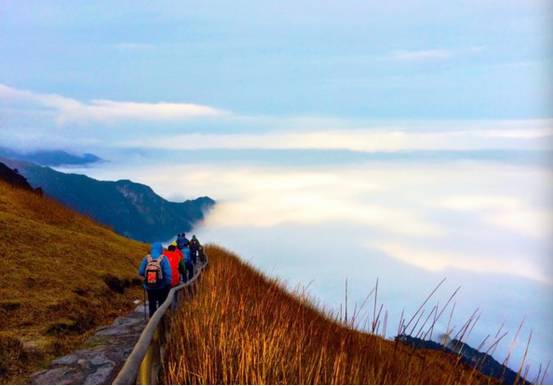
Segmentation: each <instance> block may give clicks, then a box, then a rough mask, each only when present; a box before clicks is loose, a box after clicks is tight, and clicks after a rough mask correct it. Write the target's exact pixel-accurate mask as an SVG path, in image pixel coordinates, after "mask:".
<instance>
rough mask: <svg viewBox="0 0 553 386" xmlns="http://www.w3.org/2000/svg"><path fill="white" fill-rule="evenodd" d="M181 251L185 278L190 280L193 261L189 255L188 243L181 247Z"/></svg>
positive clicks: (192, 275)
mask: <svg viewBox="0 0 553 386" xmlns="http://www.w3.org/2000/svg"><path fill="white" fill-rule="evenodd" d="M181 252H182V254H183V255H184V266H185V267H186V273H187V280H190V279H192V278H193V277H194V263H193V262H192V257H191V255H190V247H189V244H187V245H186V246H185V247H184V248H182V250H181Z"/></svg>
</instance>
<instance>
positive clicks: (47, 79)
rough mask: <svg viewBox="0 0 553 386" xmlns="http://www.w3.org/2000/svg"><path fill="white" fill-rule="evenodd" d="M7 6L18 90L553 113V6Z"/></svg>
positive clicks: (217, 102)
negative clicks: (552, 106)
mask: <svg viewBox="0 0 553 386" xmlns="http://www.w3.org/2000/svg"><path fill="white" fill-rule="evenodd" d="M0 4H1V5H0V18H1V20H2V22H1V23H0V36H2V38H1V39H0V50H1V52H2V53H3V55H2V58H1V59H0V74H1V75H0V81H1V82H2V83H3V84H6V85H8V86H10V87H14V88H17V89H25V90H32V91H34V92H41V93H56V94H60V95H64V96H67V97H71V98H75V99H77V100H90V99H112V100H125V101H143V102H158V101H171V102H190V103H197V104H203V105H209V106H214V107H217V108H220V109H225V110H231V111H234V112H238V113H241V114H254V115H260V114H263V115H265V114H268V115H276V116H290V115H293V116H297V115H301V116H324V117H329V116H332V117H347V118H352V117H355V118H363V119H376V118H396V119H397V118H407V119H415V118H417V119H444V118H449V119H451V118H455V119H466V118H471V119H475V118H488V119H490V118H491V119H497V118H508V119H513V118H536V117H540V118H544V117H549V116H551V111H550V107H549V106H547V99H546V95H547V94H549V96H551V84H552V82H551V76H550V75H551V74H550V73H548V72H550V71H548V69H549V68H551V67H552V61H551V54H552V53H551V44H550V43H551V35H552V32H551V29H550V28H547V25H551V22H552V3H551V2H550V1H533V0H525V1H509V0H501V1H499V0H496V1H494V0H492V1H476V0H474V1H473V0H467V1H448V2H443V1H401V2H400V1H392V2H378V1H340V2H327V1H324V2H320V1H301V2H297V1H263V2H253V1H249V2H245V1H233V2H221V1H215V2H202V1H188V2H180V1H179V2H176V1H175V2H167V1H160V2H150V1H130V2H117V3H113V2H103V1H99V2H88V1H40V2H39V1H30V2H19V1H5V0H3V1H1V2H0ZM548 23H549V24H548Z"/></svg>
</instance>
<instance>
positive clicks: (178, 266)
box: [164, 242, 186, 287]
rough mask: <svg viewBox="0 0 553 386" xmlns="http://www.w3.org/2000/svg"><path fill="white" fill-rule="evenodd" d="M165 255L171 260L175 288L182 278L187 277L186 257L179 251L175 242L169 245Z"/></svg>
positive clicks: (172, 284)
mask: <svg viewBox="0 0 553 386" xmlns="http://www.w3.org/2000/svg"><path fill="white" fill-rule="evenodd" d="M164 254H165V256H166V257H167V258H168V259H169V265H170V266H171V278H172V280H171V287H175V286H177V285H179V284H180V282H181V278H182V277H185V275H186V267H185V265H184V256H183V254H182V252H181V251H179V250H178V248H177V244H176V243H175V242H173V243H172V244H171V245H169V247H168V248H167V250H166V251H165V253H164Z"/></svg>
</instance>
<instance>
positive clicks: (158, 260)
mask: <svg viewBox="0 0 553 386" xmlns="http://www.w3.org/2000/svg"><path fill="white" fill-rule="evenodd" d="M138 274H139V275H140V276H143V277H144V288H145V289H146V291H147V292H148V307H149V311H150V317H152V315H153V314H154V312H156V310H157V308H158V307H159V306H161V305H162V304H163V302H164V301H165V299H167V295H168V294H169V290H170V289H171V280H172V275H171V265H170V264H169V259H168V258H167V256H165V255H164V254H163V245H162V244H161V243H159V242H156V243H153V244H152V248H151V250H150V254H149V255H147V256H146V257H144V259H143V260H142V263H141V264H140V268H138Z"/></svg>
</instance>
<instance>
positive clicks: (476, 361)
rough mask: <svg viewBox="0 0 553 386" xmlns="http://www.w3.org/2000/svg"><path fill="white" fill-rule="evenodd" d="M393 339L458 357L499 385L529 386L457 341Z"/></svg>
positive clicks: (491, 359)
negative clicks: (497, 381)
mask: <svg viewBox="0 0 553 386" xmlns="http://www.w3.org/2000/svg"><path fill="white" fill-rule="evenodd" d="M395 339H396V340H397V341H399V342H403V343H405V344H408V345H409V346H412V347H414V348H417V349H428V350H438V351H445V352H449V353H451V354H454V355H456V356H459V358H460V359H461V361H462V362H464V363H465V364H467V365H468V366H470V367H471V368H476V369H477V370H478V371H480V372H481V373H482V374H484V375H487V376H490V377H492V378H495V379H498V380H499V382H500V383H502V384H505V385H513V384H515V382H516V383H517V384H519V385H530V384H531V383H530V382H528V380H526V379H524V378H523V377H522V376H521V375H517V373H516V372H514V371H513V370H511V369H510V368H509V367H507V366H505V365H503V364H501V363H499V362H498V361H496V360H495V359H494V358H493V357H492V356H491V355H489V354H488V353H483V352H480V351H478V350H476V349H475V348H473V347H471V346H469V345H468V344H466V343H465V342H461V341H460V340H458V339H451V340H450V339H445V342H444V344H440V343H437V342H434V341H432V340H425V339H420V338H415V337H412V336H409V335H398V336H396V338H395Z"/></svg>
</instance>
